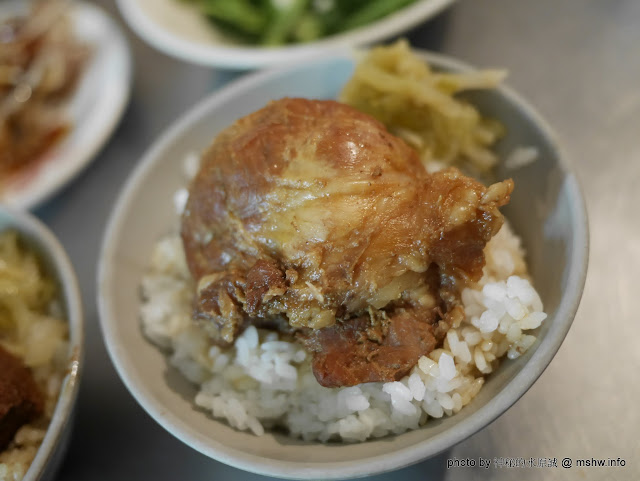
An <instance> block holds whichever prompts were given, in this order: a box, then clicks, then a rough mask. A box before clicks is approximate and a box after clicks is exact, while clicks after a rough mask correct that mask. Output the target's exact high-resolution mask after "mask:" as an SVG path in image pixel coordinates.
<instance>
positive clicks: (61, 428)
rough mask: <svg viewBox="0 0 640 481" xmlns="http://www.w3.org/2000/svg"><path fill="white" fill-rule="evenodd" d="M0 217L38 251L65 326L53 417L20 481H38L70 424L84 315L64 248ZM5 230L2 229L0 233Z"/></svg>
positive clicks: (1, 211)
mask: <svg viewBox="0 0 640 481" xmlns="http://www.w3.org/2000/svg"><path fill="white" fill-rule="evenodd" d="M0 216H4V217H6V218H8V219H9V221H8V223H7V226H6V229H15V230H17V231H18V233H19V235H20V236H24V237H25V238H26V239H27V240H28V242H29V243H30V244H32V245H34V246H36V248H37V249H38V250H39V255H40V257H42V258H44V259H45V262H47V263H48V264H49V267H50V268H51V271H52V274H53V276H54V277H55V279H56V281H57V282H58V283H59V285H60V289H61V291H62V292H61V293H60V298H61V300H62V301H63V303H64V307H65V310H66V313H67V316H66V317H67V319H66V321H67V322H68V324H69V360H68V361H67V362H68V366H67V374H66V375H65V377H64V379H63V381H62V386H61V388H60V394H59V395H58V401H57V402H56V407H55V409H54V411H53V416H52V418H51V421H50V422H49V425H48V426H47V431H46V434H45V437H44V439H43V440H42V443H41V444H40V447H39V448H38V451H37V453H36V456H35V457H34V459H33V461H32V462H31V464H30V465H29V468H28V470H27V472H26V473H25V477H24V480H25V481H31V480H37V479H39V478H40V477H41V476H42V474H43V473H44V471H45V469H46V468H47V467H48V465H49V462H50V461H51V459H52V458H54V455H55V454H56V449H57V448H58V442H59V441H60V440H61V438H62V437H63V434H64V433H65V431H66V428H67V425H68V424H69V423H70V422H71V413H72V411H73V407H74V405H75V402H76V399H77V397H78V392H79V387H80V379H81V374H82V371H83V366H84V338H85V331H84V314H83V306H82V297H81V294H80V287H79V284H78V279H77V276H76V273H75V270H74V268H73V264H72V263H71V260H70V259H69V256H68V255H67V253H66V251H65V249H64V247H63V246H62V244H61V243H60V241H59V240H58V239H57V238H56V236H55V235H54V234H53V232H52V231H51V230H50V229H49V228H48V227H47V226H46V225H45V224H44V223H43V222H42V221H40V220H39V219H38V218H37V217H35V216H34V215H33V214H30V213H29V212H27V211H21V210H19V209H15V208H13V207H9V206H7V205H0ZM2 230H5V229H2Z"/></svg>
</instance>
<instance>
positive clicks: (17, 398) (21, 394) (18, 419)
mask: <svg viewBox="0 0 640 481" xmlns="http://www.w3.org/2000/svg"><path fill="white" fill-rule="evenodd" d="M43 408H44V400H43V397H42V394H41V393H40V391H39V389H38V386H37V385H36V383H35V381H34V379H33V376H32V374H31V371H30V370H29V369H28V368H27V367H26V366H25V365H24V364H23V363H22V361H21V360H20V359H18V358H17V357H15V356H13V355H12V354H10V353H8V352H7V351H5V350H4V349H3V348H2V346H0V451H2V450H3V449H4V448H6V447H7V445H8V444H9V443H10V442H11V440H12V439H13V436H14V434H15V433H16V431H17V430H18V429H19V428H20V427H21V426H22V425H23V424H26V423H28V422H30V421H32V420H34V419H35V418H37V417H38V416H40V415H41V414H42V410H43Z"/></svg>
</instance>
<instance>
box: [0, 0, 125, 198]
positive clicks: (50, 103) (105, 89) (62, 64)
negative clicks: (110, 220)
mask: <svg viewBox="0 0 640 481" xmlns="http://www.w3.org/2000/svg"><path fill="white" fill-rule="evenodd" d="M130 82H131V58H130V53H129V48H128V45H127V42H126V40H125V38H124V36H123V34H122V32H121V30H120V29H119V27H118V26H117V25H116V23H115V22H114V21H113V20H112V19H111V18H110V17H109V16H107V15H106V14H105V13H104V12H103V11H101V10H100V9H98V8H97V7H95V6H93V5H90V4H86V3H81V2H70V1H67V0H54V1H47V2H20V1H13V0H12V1H8V2H3V3H2V5H0V152H1V154H0V200H1V201H2V202H4V203H7V204H9V205H13V206H15V207H19V208H25V209H28V208H32V207H35V206H36V205H38V204H40V203H42V202H43V201H44V200H46V199H47V198H49V197H50V196H51V195H53V194H54V193H55V192H57V191H58V190H59V189H60V188H62V187H63V186H64V185H65V184H67V183H68V182H69V181H70V180H71V179H72V178H73V177H75V176H76V175H77V174H78V173H79V172H80V171H81V170H82V169H83V168H84V167H86V166H87V165H88V163H89V162H90V161H91V160H92V159H93V158H94V157H95V155H96V153H97V152H98V150H99V149H100V148H101V147H102V146H103V145H104V143H105V142H106V140H107V139H108V138H109V136H110V135H111V133H112V132H113V130H114V128H115V126H116V125H117V123H118V121H119V119H120V117H121V116H122V113H123V111H124V107H125V106H126V104H127V101H128V98H129V88H130Z"/></svg>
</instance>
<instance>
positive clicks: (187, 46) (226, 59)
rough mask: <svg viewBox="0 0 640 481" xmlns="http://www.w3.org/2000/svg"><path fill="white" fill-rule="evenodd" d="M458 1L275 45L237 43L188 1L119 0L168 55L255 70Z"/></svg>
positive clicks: (365, 37) (366, 38) (404, 24)
mask: <svg viewBox="0 0 640 481" xmlns="http://www.w3.org/2000/svg"><path fill="white" fill-rule="evenodd" d="M453 1H454V0H419V1H417V2H415V3H413V4H411V5H409V6H407V7H404V8H402V9H400V10H398V11H396V12H394V13H392V14H390V15H388V16H387V17H384V18H382V19H380V20H378V21H376V22H372V23H370V24H369V25H366V26H364V27H361V28H357V29H353V30H350V31H348V32H344V33H341V34H338V35H334V36H331V37H327V38H324V39H320V40H318V41H315V42H310V43H306V44H297V45H290V46H283V47H275V48H268V47H260V46H256V47H252V46H247V45H242V44H239V43H237V42H234V41H233V40H232V39H230V38H229V37H228V36H225V35H224V34H223V33H222V32H220V30H218V29H216V27H215V26H214V25H212V24H211V22H209V21H208V20H207V19H206V18H205V16H204V15H202V14H201V13H200V12H199V11H198V9H197V8H196V6H195V5H193V4H191V3H189V2H185V1H180V0H118V1H117V3H118V7H119V8H120V11H121V12H122V15H123V16H124V18H125V19H126V21H127V23H128V24H129V25H130V26H131V28H132V29H133V30H134V31H135V32H136V33H137V34H138V35H140V37H142V38H143V39H144V40H145V41H147V42H149V43H150V44H151V45H153V46H154V47H155V48H157V49H158V50H161V51H162V52H164V53H166V54H169V55H172V56H174V57H177V58H179V59H181V60H186V61H188V62H193V63H197V64H201V65H206V66H210V67H221V68H229V69H250V68H258V67H266V66H269V65H274V64H276V63H283V62H294V61H300V60H305V59H307V58H309V56H310V55H317V54H318V53H320V52H322V51H327V50H331V49H333V50H336V49H338V48H342V49H343V50H344V48H345V47H355V46H360V45H367V44H371V43H373V42H377V41H380V40H383V39H386V38H389V37H392V36H394V35H398V34H401V33H402V32H405V31H407V30H409V29H411V28H413V27H415V26H417V25H419V24H421V23H422V22H424V21H425V20H427V19H429V18H431V17H433V16H434V15H436V14H437V13H438V12H440V11H441V10H443V9H444V8H446V7H447V6H449V5H450V4H451V3H453Z"/></svg>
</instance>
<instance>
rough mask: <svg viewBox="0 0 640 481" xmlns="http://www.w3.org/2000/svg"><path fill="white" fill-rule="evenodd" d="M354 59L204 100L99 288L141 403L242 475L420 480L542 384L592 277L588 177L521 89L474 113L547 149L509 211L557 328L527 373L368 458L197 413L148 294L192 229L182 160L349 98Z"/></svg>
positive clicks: (520, 178)
mask: <svg viewBox="0 0 640 481" xmlns="http://www.w3.org/2000/svg"><path fill="white" fill-rule="evenodd" d="M425 57H426V58H427V59H428V60H429V61H430V62H431V63H432V64H433V65H434V66H436V67H437V68H440V69H445V70H454V71H459V70H464V69H467V68H468V67H466V66H464V65H462V64H460V63H458V62H455V61H453V60H450V59H447V58H444V57H441V56H435V55H425ZM353 67H354V57H353V56H352V55H343V56H339V57H329V58H323V59H316V60H314V61H311V62H307V63H304V64H301V65H298V66H292V67H288V68H285V69H282V70H273V71H268V72H263V73H258V74H254V75H252V76H248V77H245V78H243V79H241V80H240V81H237V82H235V83H234V84H232V85H230V86H229V87H227V88H225V89H223V90H221V91H219V92H217V93H214V94H213V95H211V96H210V97H209V98H207V99H204V100H203V101H202V102H201V103H200V104H199V105H198V106H197V107H195V108H194V109H192V110H191V111H189V112H188V113H187V114H186V115H184V116H183V117H182V118H181V119H179V120H178V121H177V122H176V123H175V124H174V125H173V126H172V127H171V128H170V129H169V130H168V131H167V132H165V133H164V134H163V135H161V136H160V137H159V140H158V141H157V142H156V143H155V144H154V145H153V146H152V147H151V148H150V150H149V151H148V152H147V154H146V155H145V156H144V158H143V159H142V160H141V162H140V164H139V165H138V167H137V169H136V170H135V172H134V173H133V174H132V176H131V177H130V178H129V180H128V182H127V184H126V185H125V187H124V189H123V191H122V193H121V195H120V197H119V199H118V202H117V203H116V205H115V207H114V210H113V213H112V216H111V220H110V222H109V226H108V229H107V232H106V236H105V239H104V244H103V249H102V253H101V259H100V266H99V274H98V293H99V294H98V295H99V299H98V302H99V311H100V318H101V324H102V329H103V332H104V337H105V341H106V344H107V347H108V350H109V353H110V355H111V358H112V360H113V362H114V364H115V366H116V368H117V370H118V372H119V374H120V376H121V377H122V379H123V381H124V382H125V384H126V386H127V387H128V388H129V390H130V391H131V393H132V394H133V395H134V396H135V397H136V399H137V400H138V402H139V403H140V404H141V405H142V406H143V407H144V409H146V410H147V412H149V414H150V415H151V416H152V417H153V418H154V419H156V421H157V422H159V423H160V424H161V425H162V426H164V427H165V428H166V429H167V430H168V431H169V432H171V433H172V434H174V435H175V436H177V437H178V438H179V439H181V440H183V441H184V442H185V443H187V444H188V445H190V446H192V447H193V448H194V449H197V450H198V451H200V452H202V453H204V454H206V455H207V456H210V457H212V458H215V459H218V460H220V461H222V462H225V463H228V464H231V465H233V466H236V467H239V468H242V469H245V470H249V471H253V472H257V473H261V474H267V475H272V476H279V477H287V478H297V479H302V478H312V479H313V478H316V479H319V478H321V479H329V478H347V477H355V476H364V475H368V474H373V473H379V472H383V471H389V470H392V469H396V468H400V467H402V466H406V465H409V464H412V463H415V462H418V461H420V460H423V459H425V458H428V457H430V456H433V455H435V454H437V453H439V452H441V451H443V450H445V449H447V448H449V447H451V446H452V445H454V444H456V443H458V442H460V441H462V440H463V439H465V438H466V437H468V436H470V435H472V434H473V433H475V432H476V431H478V430H479V429H481V428H483V427H484V426H486V425H487V424H488V423H490V422H491V421H493V420H494V419H495V418H496V417H498V416H499V415H500V414H502V413H503V412H504V411H505V410H506V409H508V408H509V407H510V406H511V405H512V404H513V403H514V402H515V401H516V400H517V399H518V398H519V397H520V396H522V395H523V394H524V393H525V392H526V391H527V389H528V388H529V387H530V386H531V385H532V384H533V383H534V381H535V380H536V379H537V378H538V376H540V374H541V373H542V371H543V370H544V369H545V368H546V366H547V365H548V364H549V362H551V359H552V358H553V356H554V354H555V353H556V351H557V350H558V348H559V347H560V344H561V343H562V340H563V339H564V337H565V335H566V333H567V331H568V330H569V327H570V325H571V322H572V320H573V317H574V315H575V312H576V309H577V307H578V303H579V300H580V296H581V293H582V288H583V284H584V280H585V275H586V268H587V255H588V231H587V218H586V212H585V207H584V202H583V199H582V196H581V193H580V191H579V188H578V185H577V183H576V179H575V176H574V175H573V174H572V173H571V171H570V169H569V166H568V164H567V162H566V160H565V158H564V157H563V155H562V153H561V151H560V150H559V149H558V146H557V145H556V142H555V140H554V137H553V135H552V134H551V132H550V130H549V128H548V126H547V125H546V123H545V122H544V121H543V120H542V119H541V118H540V117H539V116H538V115H537V114H536V113H535V112H534V111H533V110H532V109H531V107H529V106H528V105H527V104H526V103H525V102H524V101H523V100H522V99H521V98H520V97H518V96H517V95H516V94H515V93H513V92H512V91H511V90H509V89H507V88H500V89H498V90H497V91H492V92H478V93H477V94H475V95H473V96H472V100H473V101H474V102H475V103H476V104H477V105H478V106H479V107H480V108H481V110H483V111H484V112H485V113H486V114H488V115H491V116H493V117H495V118H498V119H500V120H502V121H503V122H504V124H505V125H506V126H507V129H508V133H507V134H506V137H505V138H504V139H503V140H502V141H501V142H500V144H499V145H498V147H497V149H498V152H499V153H500V154H501V155H502V156H505V155H506V154H507V153H509V152H511V150H512V149H513V148H515V147H516V146H521V145H526V146H535V147H536V148H537V149H538V150H539V154H540V157H539V159H538V160H537V161H536V162H534V163H533V164H530V165H528V166H526V167H523V168H521V169H518V170H514V171H509V172H507V171H505V169H504V167H502V166H500V167H499V168H498V172H497V176H498V177H507V176H509V177H513V178H514V181H515V184H516V190H515V193H514V195H513V197H512V202H511V203H510V205H509V206H508V208H507V209H505V213H506V215H507V217H508V218H509V220H510V222H511V224H512V226H513V228H514V230H515V232H516V233H517V234H519V235H520V236H521V237H522V238H523V241H524V245H525V248H526V249H527V251H528V261H529V266H530V271H531V275H532V277H533V280H534V284H535V285H536V286H537V288H538V291H539V292H540V295H541V297H542V300H543V302H544V304H545V310H546V311H547V312H548V313H549V318H548V320H547V321H545V323H544V325H543V327H542V328H541V329H540V331H539V334H538V335H539V342H537V343H536V344H535V345H534V346H533V347H532V348H531V349H530V350H529V351H528V352H527V353H526V354H525V355H524V356H522V357H520V358H518V359H517V360H515V361H510V360H504V361H503V362H502V364H501V365H500V367H499V369H497V370H496V371H495V372H494V373H493V374H491V375H490V376H489V377H488V379H487V381H486V383H485V385H484V387H483V388H482V390H481V391H480V393H479V395H478V396H477V397H476V398H475V399H474V400H473V401H472V402H471V403H470V404H469V405H467V406H466V407H465V408H463V409H462V411H461V412H459V413H458V414H456V415H454V416H451V417H446V418H442V419H437V420H434V419H431V420H430V421H429V422H428V423H427V424H426V425H425V426H424V427H423V428H421V429H419V430H416V431H412V432H407V433H404V434H401V435H397V436H389V437H385V438H382V439H375V440H372V441H368V442H365V443H361V444H348V445H345V444H339V443H333V444H320V443H307V442H302V441H299V440H294V439H290V438H288V437H286V436H284V435H282V434H278V433H267V434H265V435H264V436H263V437H255V436H253V435H252V434H248V433H246V432H238V431H236V430H234V429H232V428H230V427H229V426H228V425H226V424H225V423H224V422H220V421H218V420H215V419H213V418H211V417H210V416H208V415H207V414H205V413H203V412H202V411H201V410H199V409H198V408H196V407H195V405H194V403H193V397H194V395H195V388H194V387H193V386H191V385H190V384H189V383H188V382H187V381H186V380H184V379H183V378H182V377H181V375H180V374H179V373H178V372H177V371H176V370H175V369H173V368H172V367H170V366H169V364H168V362H167V360H166V359H165V357H164V355H163V353H162V352H161V351H160V350H159V349H157V348H156V346H154V345H152V344H151V343H150V342H148V341H147V340H146V339H145V338H144V337H143V335H142V332H141V329H140V324H139V319H138V309H139V302H140V300H139V298H138V293H139V285H140V281H141V278H142V276H143V274H144V272H145V270H146V268H147V265H148V263H149V253H150V252H151V249H152V246H153V244H154V243H155V242H156V241H157V240H158V239H159V238H160V237H162V236H163V235H165V234H166V233H167V232H169V231H170V230H171V229H172V228H174V229H175V227H176V226H177V224H178V218H177V216H176V214H175V211H174V207H173V201H172V193H173V192H174V191H175V190H177V189H178V188H179V187H181V186H183V183H184V180H183V176H182V159H183V158H184V157H185V155H186V154H187V153H189V152H193V151H196V152H198V151H201V150H203V149H204V148H205V147H207V146H208V145H209V144H210V142H211V141H212V139H213V138H214V136H215V135H216V133H217V132H218V131H220V130H221V129H223V128H224V127H225V126H227V125H228V124H229V123H231V122H232V121H233V120H234V119H236V118H238V117H240V116H243V115H246V114H248V113H250V112H252V111H254V110H256V109H258V108H260V107H262V106H264V104H265V103H266V102H267V101H269V100H271V99H277V98H281V97H284V96H303V97H312V98H320V99H326V98H335V97H336V95H337V93H338V92H339V90H340V88H341V86H342V85H343V84H344V83H345V81H346V80H347V79H348V78H349V77H350V75H351V73H352V70H353Z"/></svg>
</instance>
